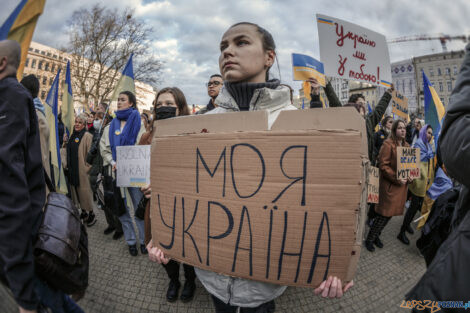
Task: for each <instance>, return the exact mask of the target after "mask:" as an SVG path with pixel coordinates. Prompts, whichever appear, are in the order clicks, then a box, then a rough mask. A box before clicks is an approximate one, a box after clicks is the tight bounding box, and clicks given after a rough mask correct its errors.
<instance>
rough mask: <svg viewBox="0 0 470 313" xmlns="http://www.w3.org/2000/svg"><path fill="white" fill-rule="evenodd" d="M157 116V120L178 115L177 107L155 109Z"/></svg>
mask: <svg viewBox="0 0 470 313" xmlns="http://www.w3.org/2000/svg"><path fill="white" fill-rule="evenodd" d="M155 116H156V119H157V120H164V119H167V118H172V117H175V116H176V108H175V107H168V106H165V107H159V108H157V109H155Z"/></svg>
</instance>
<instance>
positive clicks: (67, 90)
mask: <svg viewBox="0 0 470 313" xmlns="http://www.w3.org/2000/svg"><path fill="white" fill-rule="evenodd" d="M62 90H63V95H62V109H61V110H62V122H63V123H64V125H65V127H67V129H68V131H69V134H71V133H73V125H74V124H75V111H74V108H73V96H72V82H71V79H70V61H68V62H67V69H66V71H65V81H64V85H63V89H62Z"/></svg>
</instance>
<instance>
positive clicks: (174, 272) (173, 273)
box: [163, 260, 196, 281]
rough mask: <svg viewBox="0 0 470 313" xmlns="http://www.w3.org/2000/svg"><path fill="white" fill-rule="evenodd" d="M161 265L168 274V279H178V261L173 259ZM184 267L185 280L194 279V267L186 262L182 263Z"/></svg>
mask: <svg viewBox="0 0 470 313" xmlns="http://www.w3.org/2000/svg"><path fill="white" fill-rule="evenodd" d="M163 267H164V268H165V270H166V273H167V274H168V277H169V278H170V280H173V281H179V277H180V263H179V262H176V261H175V260H170V262H168V263H167V264H163ZM183 268H184V278H186V281H194V280H195V279H196V273H195V272H194V267H192V266H191V265H188V264H184V263H183Z"/></svg>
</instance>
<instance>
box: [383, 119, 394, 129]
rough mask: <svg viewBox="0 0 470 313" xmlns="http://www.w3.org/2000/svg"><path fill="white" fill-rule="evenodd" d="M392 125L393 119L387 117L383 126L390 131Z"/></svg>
mask: <svg viewBox="0 0 470 313" xmlns="http://www.w3.org/2000/svg"><path fill="white" fill-rule="evenodd" d="M392 125H393V120H392V119H389V120H388V121H387V123H385V128H386V129H388V130H389V131H390V130H391V129H392Z"/></svg>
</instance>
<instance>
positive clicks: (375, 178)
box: [367, 166, 379, 203]
mask: <svg viewBox="0 0 470 313" xmlns="http://www.w3.org/2000/svg"><path fill="white" fill-rule="evenodd" d="M367 181H368V183H367V202H368V203H379V169H378V168H377V167H375V166H369V168H368V180H367Z"/></svg>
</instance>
